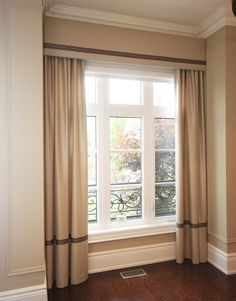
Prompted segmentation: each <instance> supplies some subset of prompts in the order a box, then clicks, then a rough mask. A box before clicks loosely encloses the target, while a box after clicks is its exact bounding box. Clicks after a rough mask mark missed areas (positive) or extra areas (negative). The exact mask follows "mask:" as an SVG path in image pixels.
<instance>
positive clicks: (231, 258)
mask: <svg viewBox="0 0 236 301" xmlns="http://www.w3.org/2000/svg"><path fill="white" fill-rule="evenodd" d="M208 262H209V263H211V264H212V265H214V266H215V267H216V268H217V269H219V270H220V271H221V272H223V273H224V274H226V275H232V274H236V253H230V254H227V253H225V252H223V251H221V250H219V249H218V248H216V247H214V246H212V245H211V244H208Z"/></svg>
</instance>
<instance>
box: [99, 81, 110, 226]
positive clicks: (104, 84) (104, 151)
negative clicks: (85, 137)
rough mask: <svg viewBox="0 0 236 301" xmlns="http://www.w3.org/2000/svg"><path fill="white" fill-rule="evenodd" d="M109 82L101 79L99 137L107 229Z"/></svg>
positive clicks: (102, 211) (102, 213)
mask: <svg viewBox="0 0 236 301" xmlns="http://www.w3.org/2000/svg"><path fill="white" fill-rule="evenodd" d="M108 83H109V80H108V79H106V78H100V79H99V99H100V103H101V110H100V117H99V120H100V124H101V130H100V135H99V141H100V143H99V147H100V158H99V159H100V160H99V162H100V179H101V182H100V186H99V191H100V204H99V208H100V210H99V211H100V213H99V216H100V225H101V228H107V227H109V225H110V152H109V151H110V149H109V148H110V146H109V141H110V139H109V138H110V137H109V134H110V131H109V129H110V118H109V110H108V108H109V91H108V88H109V87H108Z"/></svg>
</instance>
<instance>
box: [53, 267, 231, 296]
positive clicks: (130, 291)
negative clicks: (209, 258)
mask: <svg viewBox="0 0 236 301" xmlns="http://www.w3.org/2000/svg"><path fill="white" fill-rule="evenodd" d="M142 268H144V270H145V271H146V273H147V274H148V275H147V276H143V277H136V278H132V279H126V280H123V279H122V278H121V276H120V274H119V271H112V272H105V273H98V274H93V275H89V279H88V281H87V282H86V283H83V284H80V285H75V286H70V287H68V288H65V289H56V288H53V289H51V290H49V292H48V296H49V299H48V300H49V301H159V300H160V301H183V300H184V301H187V300H191V301H207V300H208V301H210V300H211V301H231V300H232V301H233V300H234V301H236V275H232V276H225V275H224V274H223V273H221V272H220V271H218V270H217V269H216V268H214V267H213V266H212V265H210V264H208V263H206V264H201V265H192V264H191V263H190V262H188V261H187V262H185V263H184V264H181V265H180V264H176V263H175V262H174V261H170V262H165V263H159V264H153V265H147V266H143V267H142ZM123 270H127V269H123Z"/></svg>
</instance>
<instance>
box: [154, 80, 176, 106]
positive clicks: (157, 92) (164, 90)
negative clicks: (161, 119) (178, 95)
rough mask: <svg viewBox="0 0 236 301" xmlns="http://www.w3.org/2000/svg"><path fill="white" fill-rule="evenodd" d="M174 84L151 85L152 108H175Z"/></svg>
mask: <svg viewBox="0 0 236 301" xmlns="http://www.w3.org/2000/svg"><path fill="white" fill-rule="evenodd" d="M174 92H175V91H174V83H161V82H154V83H153V104H154V106H164V107H172V108H174V107H175V93H174Z"/></svg>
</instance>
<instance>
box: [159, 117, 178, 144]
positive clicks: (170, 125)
mask: <svg viewBox="0 0 236 301" xmlns="http://www.w3.org/2000/svg"><path fill="white" fill-rule="evenodd" d="M154 124H155V148H156V149H175V119H161V118H156V119H155V120H154Z"/></svg>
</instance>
